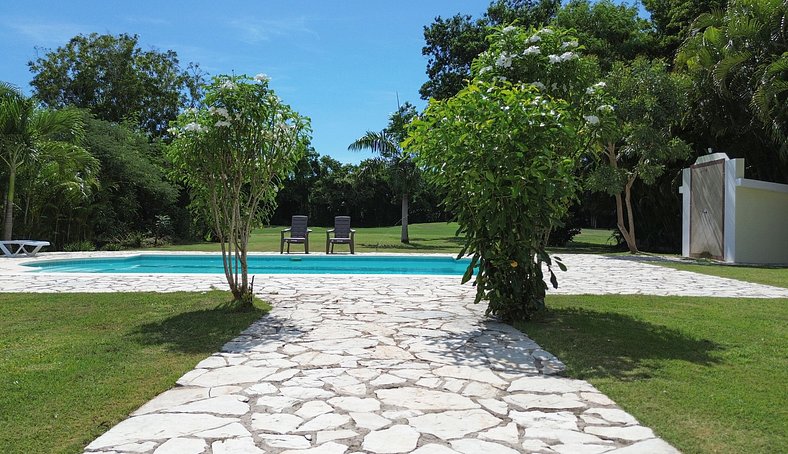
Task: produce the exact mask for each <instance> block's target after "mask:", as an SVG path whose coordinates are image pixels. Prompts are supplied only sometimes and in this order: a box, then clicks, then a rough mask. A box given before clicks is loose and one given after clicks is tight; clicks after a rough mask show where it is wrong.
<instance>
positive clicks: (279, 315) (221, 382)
mask: <svg viewBox="0 0 788 454" xmlns="http://www.w3.org/2000/svg"><path fill="white" fill-rule="evenodd" d="M50 257H51V256H50ZM566 262H567V265H569V267H570V271H569V272H567V273H560V275H559V279H560V281H561V284H562V287H561V288H560V289H559V291H560V293H593V294H599V293H649V294H686V295H699V294H703V295H713V296H730V297H738V296H750V297H764V298H768V297H788V289H778V288H775V287H769V286H763V285H757V284H747V283H742V282H738V281H733V280H728V279H722V278H716V277H712V276H702V275H698V274H694V273H688V272H682V271H676V270H672V269H668V268H662V267H655V266H651V265H646V264H642V263H636V262H625V261H622V260H615V259H609V258H606V257H598V256H567V257H566ZM6 263H10V262H3V263H0V267H2V268H4V269H5V271H2V272H0V284H1V286H0V288H1V289H2V291H38V292H62V291H126V290H134V291H138V290H153V291H174V290H195V289H196V290H204V289H208V288H210V287H211V286H216V287H223V286H224V284H223V281H222V278H221V276H219V277H214V276H205V275H203V276H177V275H169V276H162V275H158V276H156V275H151V276H134V275H113V276H109V275H94V276H88V275H80V276H76V275H65V274H60V275H54V274H25V275H20V274H18V272H17V270H15V269H13V267H11V266H6ZM256 291H257V293H258V294H259V295H260V296H261V297H262V298H264V299H266V300H268V301H270V302H271V303H272V305H273V310H272V311H271V312H270V314H268V315H267V316H266V317H264V318H262V319H261V320H259V321H258V322H256V323H254V324H253V325H252V326H250V327H249V328H248V329H247V330H245V331H244V332H243V333H242V334H241V335H239V336H238V337H237V338H236V339H234V340H232V341H231V342H229V343H227V344H226V345H225V346H224V348H223V349H222V351H221V352H218V353H215V354H213V355H211V356H210V357H208V358H206V359H205V360H203V361H202V362H200V363H199V364H198V365H197V367H196V368H195V369H194V370H192V371H190V372H188V373H186V374H185V375H184V376H183V377H181V378H180V379H179V380H178V383H177V385H178V386H176V387H174V388H172V389H171V390H169V391H166V392H164V393H163V394H161V395H159V396H158V397H156V398H154V399H153V400H151V401H150V402H148V403H146V404H145V405H143V406H142V407H140V408H139V409H138V410H137V411H135V412H134V413H133V414H132V415H131V416H130V417H129V418H128V419H126V420H125V421H123V422H121V423H120V424H118V425H116V426H115V427H113V428H112V429H110V430H109V431H108V432H106V433H105V434H104V435H102V436H100V437H99V438H97V439H96V440H94V441H93V442H92V443H90V444H89V445H88V446H87V448H86V452H89V453H99V452H101V453H112V452H114V453H154V454H165V453H179V454H189V453H194V454H198V453H214V454H216V453H291V454H294V453H313V454H314V453H322V454H346V453H348V454H349V453H361V452H364V453H375V454H379V453H380V454H382V453H417V454H444V453H463V454H476V453H484V454H495V453H520V452H537V453H577V452H588V453H598V452H599V453H601V452H610V453H673V452H677V451H676V450H675V449H674V448H673V447H672V446H670V445H669V444H668V443H666V442H665V441H663V440H661V439H660V438H658V437H657V436H655V434H654V433H653V432H652V431H651V429H649V428H647V427H644V426H642V425H640V424H639V423H638V421H637V420H636V419H635V418H634V417H632V416H631V415H629V414H628V413H626V412H625V411H623V410H621V409H620V408H618V407H617V406H616V405H615V403H614V402H613V401H611V400H610V399H609V398H607V397H606V396H605V395H603V394H601V393H600V392H599V391H598V390H597V389H595V388H594V387H593V386H592V385H590V384H589V383H587V382H585V381H581V380H573V379H567V378H562V377H560V376H558V375H557V374H560V372H561V371H562V370H563V368H564V366H563V364H562V363H561V362H560V361H559V360H558V359H557V358H555V357H554V356H553V355H551V354H550V353H549V352H546V351H544V350H542V349H541V348H540V347H539V345H537V344H536V343H535V342H533V341H532V340H530V339H529V338H528V337H526V335H524V334H523V333H521V332H519V331H517V330H516V329H514V328H512V327H511V326H509V325H506V324H502V323H498V322H496V321H495V320H493V319H490V318H487V317H485V316H484V305H474V304H473V294H474V289H473V288H472V287H471V286H469V285H465V286H462V285H459V283H458V279H457V278H455V277H425V276H412V277H403V276H357V277H352V278H350V277H346V276H326V275H320V276H318V275H312V276H258V277H257V288H256Z"/></svg>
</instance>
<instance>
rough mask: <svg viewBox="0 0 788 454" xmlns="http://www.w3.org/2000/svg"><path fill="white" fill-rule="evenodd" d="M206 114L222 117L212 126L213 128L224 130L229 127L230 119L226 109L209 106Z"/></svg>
mask: <svg viewBox="0 0 788 454" xmlns="http://www.w3.org/2000/svg"><path fill="white" fill-rule="evenodd" d="M208 113H210V114H211V115H219V116H220V117H222V119H221V120H218V121H217V122H216V123H215V124H214V126H216V127H217V128H226V127H228V126H231V124H230V120H231V119H232V117H230V113H229V112H227V109H226V108H224V107H213V106H211V107H209V108H208Z"/></svg>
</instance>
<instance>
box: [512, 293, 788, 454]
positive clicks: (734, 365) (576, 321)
mask: <svg viewBox="0 0 788 454" xmlns="http://www.w3.org/2000/svg"><path fill="white" fill-rule="evenodd" d="M547 304H548V307H549V308H550V313H549V314H548V315H547V316H545V318H544V319H542V320H539V321H535V322H529V323H525V324H521V325H519V326H518V327H519V328H520V329H522V330H523V331H524V332H525V333H527V334H528V335H529V336H530V337H531V338H532V339H534V340H535V341H536V342H538V343H539V344H540V345H541V346H542V347H544V348H545V349H546V350H547V351H549V352H551V353H553V354H555V355H556V356H558V357H559V358H561V359H562V360H563V361H564V362H565V363H566V365H567V368H568V370H567V375H568V376H570V377H573V378H579V379H584V380H588V381H589V382H591V383H592V384H594V385H595V386H596V387H597V388H599V389H600V390H601V391H602V392H604V393H605V394H607V395H608V396H610V397H611V398H612V399H613V400H615V401H616V402H617V403H618V404H619V405H621V406H622V407H623V408H624V409H625V410H627V411H628V412H630V413H632V414H633V415H634V416H635V417H636V418H638V420H639V421H640V422H641V423H642V424H644V425H646V426H648V427H651V428H653V429H654V430H655V431H656V432H657V433H658V434H659V435H660V436H662V437H664V438H665V439H666V440H667V441H668V442H670V443H672V444H673V445H674V446H676V447H677V448H678V449H680V450H681V451H683V452H686V453H697V452H703V453H711V452H714V453H741V452H788V441H786V427H788V393H786V383H788V310H786V307H788V299H771V300H769V299H735V298H684V297H652V296H611V295H607V296H550V297H549V298H548V301H547Z"/></svg>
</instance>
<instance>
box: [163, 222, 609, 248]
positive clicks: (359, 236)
mask: <svg viewBox="0 0 788 454" xmlns="http://www.w3.org/2000/svg"><path fill="white" fill-rule="evenodd" d="M457 227H458V226H457V224H456V223H453V222H449V223H447V222H432V223H426V224H411V225H410V226H408V236H409V239H410V243H408V244H403V243H401V242H400V234H401V230H402V227H400V226H394V227H370V228H356V229H355V230H356V252H418V253H428V252H441V253H451V254H457V253H459V252H460V249H461V248H462V244H463V239H462V237H458V236H456V232H457ZM284 228H286V227H284V226H271V227H266V228H264V229H259V230H255V231H254V232H252V235H251V238H250V239H249V250H250V251H253V252H279V243H280V232H281V231H282V229H284ZM329 228H330V227H310V229H312V233H310V234H309V251H310V252H313V253H324V252H325V251H326V229H329ZM611 233H612V230H604V229H583V231H582V232H581V233H580V234H579V235H576V236H575V238H574V240H573V241H572V242H570V244H569V245H567V247H566V248H551V249H554V250H555V251H557V252H561V253H569V252H587V253H609V252H616V251H619V250H620V249H617V248H616V247H615V244H614V243H611V242H610V235H611ZM164 249H167V250H176V251H207V252H212V251H214V252H215V251H219V244H218V243H192V244H180V245H173V246H168V247H166V248H164ZM291 251H294V252H303V251H304V247H303V246H302V245H298V244H295V245H292V247H291ZM334 251H335V252H348V251H349V248H348V246H344V245H337V246H335V247H334Z"/></svg>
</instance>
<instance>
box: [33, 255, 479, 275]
mask: <svg viewBox="0 0 788 454" xmlns="http://www.w3.org/2000/svg"><path fill="white" fill-rule="evenodd" d="M469 263H470V259H460V260H455V259H454V258H451V257H432V256H429V257H425V256H394V255H388V256H380V255H376V256H364V255H361V256H347V255H343V256H335V255H298V256H293V255H255V256H249V258H248V264H249V274H437V275H458V276H461V275H462V274H463V273H464V272H465V270H466V269H467V268H468V264H469ZM26 266H29V267H31V268H33V269H34V270H36V271H44V272H58V273H63V272H67V273H155V274H160V273H189V274H223V273H224V270H223V268H222V257H221V256H220V255H153V254H150V255H145V254H143V255H136V256H131V257H116V258H89V259H63V260H48V261H42V262H36V263H31V264H28V265H26Z"/></svg>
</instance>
